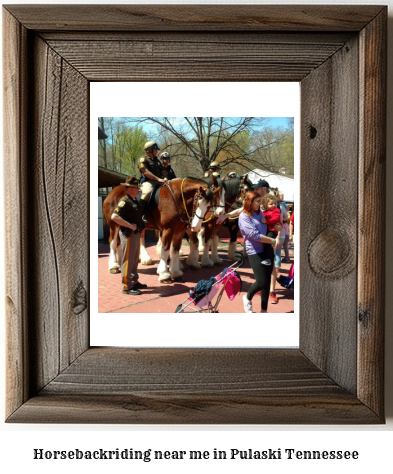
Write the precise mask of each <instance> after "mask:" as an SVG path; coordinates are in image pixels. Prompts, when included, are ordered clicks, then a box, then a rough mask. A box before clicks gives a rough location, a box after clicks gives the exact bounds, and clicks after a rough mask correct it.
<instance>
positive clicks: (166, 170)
mask: <svg viewBox="0 0 393 474" xmlns="http://www.w3.org/2000/svg"><path fill="white" fill-rule="evenodd" d="M164 159H168V160H170V159H171V156H170V154H169V153H167V152H166V151H164V153H161V155H160V160H161V161H162V160H164ZM162 166H163V170H162V176H163V178H166V179H167V180H168V181H169V180H171V179H175V178H176V175H175V172H174V171H173V168H172V166H171V165H170V164H169V163H168V165H167V166H166V167H165V166H164V164H163V165H162Z"/></svg>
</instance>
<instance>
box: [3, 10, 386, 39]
mask: <svg viewBox="0 0 393 474" xmlns="http://www.w3.org/2000/svg"><path fill="white" fill-rule="evenodd" d="M355 7H356V8H355ZM355 7H354V6H350V5H348V6H345V5H340V7H339V8H337V6H336V5H263V7H261V6H260V5H247V6H244V5H203V8H201V6H200V5H176V7H174V8H170V7H168V5H100V6H99V8H91V7H90V6H88V5H51V6H50V8H48V7H47V6H46V5H5V8H7V9H8V10H9V11H10V12H11V13H12V14H14V15H15V16H16V17H17V18H18V19H19V20H20V21H21V22H22V23H23V24H24V25H25V26H26V27H27V28H30V29H34V30H36V31H38V32H40V31H45V30H53V29H56V30H60V31H61V30H74V31H83V30H88V31H97V30H98V31H99V30H105V31H122V30H127V31H141V30H142V31H148V30H153V31H157V30H158V31H189V30H193V31H245V30H246V31H329V32H331V31H333V32H336V31H359V30H361V29H362V28H364V27H365V26H366V25H367V23H368V22H369V21H370V20H371V19H373V18H374V17H375V16H376V15H377V14H378V13H379V12H380V10H381V7H380V6H377V5H367V6H366V5H362V6H361V7H360V6H359V5H356V6H355Z"/></svg>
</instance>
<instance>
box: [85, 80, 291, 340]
mask: <svg viewBox="0 0 393 474" xmlns="http://www.w3.org/2000/svg"><path fill="white" fill-rule="evenodd" d="M229 98H230V99H229ZM146 100H148V101H149V100H151V101H152V104H154V113H155V115H156V116H155V117H152V118H149V117H142V116H143V114H144V113H145V112H146ZM299 105H300V93H299V83H298V82H274V83H272V82H263V83H262V82H224V83H223V82H180V83H179V82H154V83H151V82H137V83H136V82H116V83H113V82H94V83H91V85H90V125H91V128H90V144H91V146H90V148H91V150H90V157H91V159H90V237H91V239H90V274H91V275H95V276H94V278H92V279H91V280H90V293H89V295H90V344H91V345H93V346H97V345H99V346H108V345H110V346H121V347H140V346H143V347H275V348H278V347H298V339H299V338H298V332H299V331H298V328H299V320H298V313H299V311H298V307H297V301H298V298H297V296H296V291H295V289H294V288H293V285H292V286H291V285H289V286H290V287H289V288H286V287H284V286H282V285H281V283H282V284H284V282H283V281H282V279H281V280H280V282H281V283H279V282H277V283H276V285H275V287H273V286H272V289H273V290H275V291H276V292H277V293H276V294H277V298H278V304H273V303H271V304H270V303H269V308H268V312H269V314H264V316H263V318H261V317H260V316H261V313H260V310H261V303H260V300H261V297H260V295H256V296H255V299H254V300H253V301H254V303H253V309H254V311H255V312H254V313H253V314H247V315H246V314H244V304H243V295H244V294H245V293H247V291H248V289H249V288H250V287H251V285H252V284H253V283H254V281H255V277H254V274H253V270H252V268H251V266H250V264H249V262H248V258H244V241H243V239H242V236H241V234H240V232H239V227H238V218H232V219H229V220H228V221H227V222H226V223H225V224H224V225H223V226H221V227H219V226H218V225H217V224H216V218H215V217H214V215H213V213H211V212H210V211H208V214H207V215H206V217H205V218H204V219H202V220H199V222H200V223H201V228H202V229H203V231H204V232H203V237H204V238H203V240H202V238H201V237H200V236H199V235H198V233H196V232H194V233H193V234H191V236H189V235H187V238H185V229H186V225H187V219H188V218H189V216H190V214H191V208H189V214H188V216H187V215H186V213H185V211H184V207H183V206H184V205H183V200H182V198H181V194H182V192H181V186H182V185H183V184H184V183H187V182H188V181H189V178H190V177H192V178H198V179H203V180H209V179H211V177H209V176H206V175H209V171H208V169H209V168H206V167H207V166H209V167H210V163H212V162H214V161H215V160H216V158H214V157H215V156H216V155H217V160H218V162H219V164H220V173H219V177H220V178H221V180H222V181H221V182H220V181H218V184H219V183H221V186H222V187H223V189H224V190H225V198H224V202H225V209H226V211H227V212H230V211H233V210H234V209H235V207H241V204H240V201H241V200H242V199H244V197H245V194H246V188H245V186H244V183H243V181H244V179H246V178H247V182H249V183H252V182H258V181H259V180H260V179H266V180H267V181H268V183H269V186H270V187H271V192H272V193H274V192H278V190H279V191H280V192H283V193H284V200H285V204H283V205H286V206H287V208H288V210H292V209H293V205H294V202H295V201H296V202H299V199H298V189H299V179H298V178H299V173H298V165H299V123H300V120H299V119H300V114H299ZM131 112H132V113H133V114H136V116H135V117H128V116H127V115H129V114H130V113H131ZM258 113H259V114H262V116H256V115H257V114H258ZM164 114H166V115H170V117H163V115H164ZM184 114H186V115H187V117H182V115H184ZM201 114H204V115H205V116H206V117H201ZM217 114H221V115H220V116H219V115H217ZM222 114H224V117H222ZM97 119H98V120H97ZM97 122H98V125H99V127H100V130H103V131H104V132H105V134H106V135H107V138H106V139H105V140H97ZM124 137H127V142H126V144H125V143H124ZM151 140H154V141H156V143H157V144H158V145H159V148H160V150H158V151H157V160H160V156H165V155H164V154H166V153H168V152H169V155H170V158H169V160H168V159H166V160H162V163H163V164H164V165H165V166H168V162H169V163H170V166H171V168H170V169H172V170H173V171H172V173H173V174H172V176H173V175H174V177H175V178H176V177H177V178H181V180H178V181H171V183H170V184H168V185H165V186H162V187H160V188H158V189H159V191H158V192H159V193H160V199H159V201H160V203H161V204H162V207H161V210H160V212H159V215H156V216H153V219H152V217H150V218H149V219H148V220H150V225H149V223H147V224H146V225H147V226H148V230H147V232H146V236H145V247H146V249H143V251H141V252H140V255H141V259H140V264H139V265H138V281H139V282H140V283H142V284H146V285H147V288H144V289H142V290H141V294H139V295H137V296H134V297H130V296H129V295H127V294H123V293H122V288H123V284H122V274H121V273H120V268H119V263H118V261H117V260H116V258H118V256H117V254H116V252H115V251H114V250H117V249H116V247H113V246H112V245H110V244H109V242H112V237H113V232H116V230H117V227H116V226H115V225H114V223H113V222H112V223H111V221H110V215H111V214H112V210H113V209H114V207H113V206H116V205H117V202H118V200H119V199H120V198H116V199H113V197H112V196H113V195H117V193H118V192H119V193H121V197H123V195H124V187H122V186H121V185H120V186H119V185H118V184H119V183H121V182H124V180H125V179H126V176H128V175H131V176H135V177H137V178H138V179H140V178H141V177H142V175H141V173H140V171H139V169H138V166H139V160H140V157H141V156H142V155H143V154H144V152H143V147H144V145H145V143H147V142H148V141H151ZM200 143H204V144H205V143H208V146H206V145H204V146H203V147H202V148H200V145H199V144H200ZM234 150H236V152H235V153H234ZM97 164H98V165H99V168H98V181H99V185H98V188H99V189H98V206H97ZM284 165H285V166H286V169H285V170H282V169H281V170H280V169H279V166H280V167H283V166H284ZM108 168H110V169H111V170H113V169H115V170H116V171H115V172H112V171H108ZM262 168H264V169H262ZM229 172H230V173H235V177H231V176H230V175H229ZM119 173H122V174H121V175H119ZM121 176H122V177H121ZM186 177H189V178H186ZM185 178H186V179H185ZM116 180H117V181H116ZM202 184H203V186H205V187H206V186H207V185H208V183H206V182H204V183H202ZM199 185H200V184H198V187H197V189H199ZM167 186H169V188H168V187H167ZM169 189H171V190H172V193H174V194H172V195H170V194H169ZM162 196H164V201H165V196H167V198H166V201H165V204H164V203H163V200H162V199H161V197H162ZM168 198H169V199H168ZM137 199H139V198H137ZM154 201H155V200H153V202H154ZM108 204H109V206H108ZM190 205H191V202H190V203H189V206H190ZM103 209H105V210H104V211H103ZM167 209H172V215H173V221H171V222H170V225H169V226H167V228H168V230H169V232H172V230H173V225H174V224H176V225H177V226H178V231H177V232H178V233H179V234H180V237H183V238H182V243H181V250H182V255H181V256H180V263H181V265H182V271H181V272H180V274H178V273H175V271H176V265H173V267H172V268H170V270H171V283H166V284H164V283H161V282H160V281H159V278H160V277H159V275H158V274H157V272H158V267H159V263H160V260H161V256H162V252H161V248H160V247H159V246H158V243H159V242H158V240H157V233H158V231H157V230H156V229H157V226H160V218H161V214H162V213H163V211H164V210H167ZM222 210H223V211H224V208H223V209H222ZM164 214H165V212H164ZM101 216H103V218H101V219H100V217H101ZM287 216H288V213H287V212H285V217H287ZM97 221H98V226H97ZM108 222H109V223H110V224H109V225H108ZM153 222H154V224H155V226H156V228H155V229H154V230H152V226H151V224H153ZM161 228H162V227H161ZM286 228H287V229H286V230H287V232H288V231H289V224H288V223H287V224H286ZM97 230H98V231H99V232H98V233H99V236H98V238H97ZM205 231H206V232H205ZM213 231H214V232H215V233H216V234H217V236H218V239H217V241H215V242H213V239H212V238H211V235H212V232H213ZM284 233H285V228H284V232H283V233H282V234H284ZM191 237H193V238H194V239H197V238H198V237H199V238H198V240H197V241H196V242H198V246H199V249H198V250H199V252H198V253H199V257H200V262H197V263H196V262H195V261H196V258H195V259H194V260H193V258H192V257H193V253H192V251H191V250H192V249H193V248H194V249H195V246H194V247H193V246H192V244H193V242H192V241H190V238H191ZM288 240H289V235H288V239H287V241H288ZM206 241H207V242H208V244H207V245H206ZM141 242H143V240H141ZM201 244H203V248H202V245H201ZM295 244H296V241H295V242H294V243H293V242H291V243H290V244H289V243H288V245H287V247H286V248H285V255H288V257H289V258H288V259H285V258H283V259H282V260H283V261H281V262H279V261H277V265H279V266H280V270H279V271H280V275H283V278H285V277H286V278H287V280H285V281H288V282H289V283H291V280H293V278H292V279H290V278H289V276H287V275H289V274H290V271H291V268H292V269H293V267H292V265H293V256H294V253H295V248H294V247H295ZM157 247H158V250H157ZM283 247H284V246H283ZM235 250H236V251H237V252H238V253H237V254H236V255H238V256H239V255H240V256H242V262H241V263H239V262H240V260H239V261H237V260H236V259H235V253H234V252H235ZM280 252H281V249H280ZM281 253H282V254H283V256H284V249H283V250H282V252H281ZM97 257H98V258H97ZM170 262H171V263H173V262H174V259H173V258H172V257H171V258H170ZM273 263H274V262H273ZM164 268H165V269H166V266H165V267H164ZM264 268H266V269H267V270H268V271H269V270H270V271H272V267H271V266H268V267H264ZM225 269H227V271H228V272H232V271H233V272H234V273H233V281H234V282H235V286H233V284H232V282H230V283H228V281H229V280H225V279H224V278H220V275H221V273H222V272H223V271H224V270H225ZM276 271H277V270H276ZM96 275H98V278H97V277H96ZM277 276H278V275H277ZM212 277H213V278H215V279H216V284H214V285H213V286H212V288H211V291H209V294H208V295H207V296H206V298H201V299H198V301H196V300H195V302H193V301H192V299H191V300H190V299H189V292H190V291H193V289H194V288H195V287H196V286H197V285H198V284H199V286H200V287H201V285H203V284H204V282H206V281H210V278H212ZM296 277H297V275H296V276H295V279H296ZM202 287H203V286H202ZM232 288H234V289H235V291H233V292H232V290H231V289H232ZM295 300H296V301H295ZM179 305H180V306H179ZM212 312H214V313H215V314H214V318H212V317H211V316H212V315H211V313H212ZM239 313H242V314H241V315H240V314H239ZM185 314H186V315H185ZM190 315H191V316H190ZM239 316H241V318H242V324H239ZM250 326H252V327H253V331H250V330H249V327H250ZM207 327H208V328H209V329H208V331H207V330H206V328H207ZM163 335H165V336H163Z"/></svg>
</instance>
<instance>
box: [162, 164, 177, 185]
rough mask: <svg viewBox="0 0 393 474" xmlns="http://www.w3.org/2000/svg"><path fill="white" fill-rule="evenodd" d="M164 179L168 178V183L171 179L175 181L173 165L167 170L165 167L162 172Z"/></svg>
mask: <svg viewBox="0 0 393 474" xmlns="http://www.w3.org/2000/svg"><path fill="white" fill-rule="evenodd" d="M162 174H163V178H166V179H167V180H168V181H169V180H170V179H175V178H176V175H175V172H174V171H173V168H172V166H171V165H168V166H167V167H166V168H165V167H164V168H163V170H162Z"/></svg>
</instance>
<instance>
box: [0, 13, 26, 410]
mask: <svg viewBox="0 0 393 474" xmlns="http://www.w3.org/2000/svg"><path fill="white" fill-rule="evenodd" d="M3 32H4V43H3V67H4V109H3V116H4V125H5V127H4V136H5V140H4V157H5V158H4V176H5V177H6V179H7V180H8V182H9V183H12V186H6V188H5V192H4V218H5V222H4V229H5V241H6V243H7V247H8V251H7V254H6V257H5V262H4V263H5V279H6V288H5V298H6V328H7V358H6V361H7V387H8V389H7V393H6V410H7V413H12V412H13V411H15V410H16V409H17V408H19V407H20V405H21V404H23V403H24V402H25V401H26V400H27V399H28V396H29V363H28V356H27V352H28V331H27V312H28V299H27V293H26V291H25V290H24V289H25V288H26V287H27V282H28V281H27V278H26V273H25V272H24V267H25V263H26V262H27V260H28V252H27V248H26V241H27V236H28V235H29V234H28V225H27V224H28V219H27V218H28V215H27V214H28V212H27V207H26V206H25V203H24V199H23V190H24V189H25V188H26V184H27V180H28V174H27V167H26V161H25V160H24V159H23V157H24V156H25V155H26V134H27V131H26V127H23V126H22V124H23V123H24V116H25V115H26V111H27V102H26V90H25V89H24V87H23V85H24V84H25V82H26V80H27V67H26V64H27V61H26V59H27V56H26V47H27V32H26V29H25V28H23V27H22V26H21V25H20V23H19V22H17V21H16V20H15V18H13V17H12V16H11V15H10V14H9V13H8V12H4V14H3Z"/></svg>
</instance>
